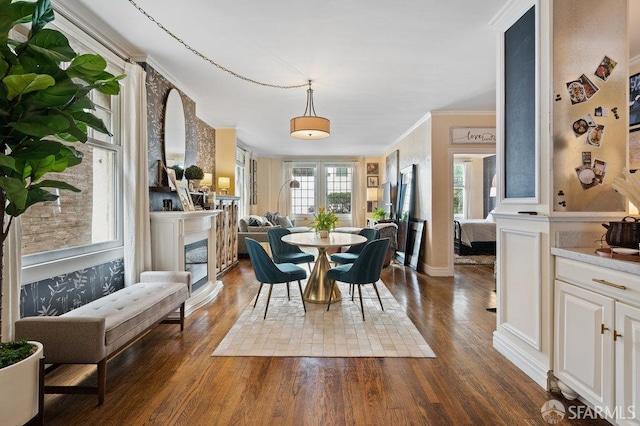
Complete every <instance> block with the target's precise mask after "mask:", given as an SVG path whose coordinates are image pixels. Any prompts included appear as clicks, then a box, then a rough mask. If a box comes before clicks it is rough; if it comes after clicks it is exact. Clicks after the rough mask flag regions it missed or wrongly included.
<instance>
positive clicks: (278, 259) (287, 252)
mask: <svg viewBox="0 0 640 426" xmlns="http://www.w3.org/2000/svg"><path fill="white" fill-rule="evenodd" d="M290 233H291V231H289V230H288V229H287V228H279V227H275V226H274V227H273V228H272V229H269V231H267V237H268V238H269V247H271V256H272V257H273V261H274V262H275V263H293V264H294V265H297V264H300V263H306V264H307V265H308V266H309V270H311V262H313V261H314V260H315V257H314V256H313V255H312V254H309V253H305V252H303V251H302V250H300V247H297V246H294V245H291V244H287V243H285V242H284V241H282V237H284V236H285V235H289V234H290Z"/></svg>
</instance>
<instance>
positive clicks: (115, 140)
mask: <svg viewBox="0 0 640 426" xmlns="http://www.w3.org/2000/svg"><path fill="white" fill-rule="evenodd" d="M50 26H51V27H54V28H56V29H57V30H59V31H60V32H62V33H63V34H64V35H65V36H66V37H67V38H68V39H69V43H70V45H71V46H72V47H73V48H74V50H76V51H77V52H79V53H95V54H99V55H101V56H102V57H103V58H104V59H105V60H106V61H107V71H109V72H110V73H112V74H114V75H118V74H123V73H124V60H123V59H122V58H120V57H118V56H117V55H116V54H114V53H113V52H112V51H110V50H109V49H107V48H106V47H105V46H103V45H102V44H100V43H99V42H97V41H96V40H95V39H93V38H91V37H90V36H89V35H87V34H86V33H85V32H84V31H83V30H82V29H80V28H78V27H77V26H76V25H74V24H73V23H71V22H70V21H68V20H67V19H66V18H65V17H64V16H62V15H60V14H57V15H56V20H55V21H54V22H52V23H51V24H50ZM91 96H92V98H95V99H94V101H95V103H96V104H97V108H96V111H93V112H94V113H95V114H96V115H98V116H99V117H101V118H102V119H103V120H104V121H105V124H106V125H107V128H109V130H110V131H111V133H112V135H113V136H111V137H110V136H108V135H102V134H100V133H98V132H95V133H94V132H93V131H92V130H90V131H89V132H88V140H87V142H86V143H84V144H82V145H84V146H83V147H81V148H85V147H86V148H88V149H91V150H100V151H102V152H105V153H107V157H112V160H110V161H113V173H112V181H111V182H109V183H108V187H109V190H110V191H113V199H112V200H109V201H108V203H107V204H108V205H111V204H112V206H111V207H112V209H111V210H110V212H109V213H108V214H106V216H108V220H109V221H112V226H113V229H112V231H110V232H111V235H112V237H109V238H108V241H103V242H99V243H89V244H82V245H78V246H75V247H68V248H63V249H57V247H51V250H42V251H40V252H38V253H34V254H30V255H23V256H22V258H21V262H22V279H21V281H22V282H21V284H27V283H30V282H34V281H38V280H42V279H45V278H50V277H53V276H56V275H60V274H63V273H67V272H70V271H74V270H80V269H84V268H87V267H89V266H93V265H98V264H102V263H107V262H110V261H113V260H116V259H121V258H122V257H123V256H124V242H123V241H124V237H123V228H124V222H123V220H124V218H123V202H124V200H123V175H122V173H123V170H122V169H123V149H122V134H123V128H122V126H123V122H124V120H123V116H122V110H123V108H122V103H123V102H124V97H123V95H122V93H121V94H120V95H118V96H112V97H110V105H109V107H105V104H104V103H102V102H100V99H99V98H100V97H101V96H104V95H101V94H98V93H94V92H92V94H91ZM85 160H86V159H83V162H82V163H80V164H79V165H77V166H74V167H72V168H69V169H68V170H66V171H65V173H75V172H77V171H78V170H79V169H78V168H81V167H83V165H84V167H91V165H90V164H88V163H85ZM94 170H95V169H94ZM92 175H93V173H92ZM94 178H95V176H94ZM61 196H63V197H64V196H65V192H64V191H62V192H61ZM53 203H55V202H53ZM27 213H28V212H27ZM94 216H95V215H94ZM103 216H104V215H103ZM93 229H94V230H96V229H97V228H96V227H95V226H93Z"/></svg>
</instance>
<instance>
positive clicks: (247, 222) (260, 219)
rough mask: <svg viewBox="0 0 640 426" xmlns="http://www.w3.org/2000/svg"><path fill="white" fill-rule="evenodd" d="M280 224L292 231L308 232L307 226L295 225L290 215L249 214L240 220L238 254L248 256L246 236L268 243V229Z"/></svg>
mask: <svg viewBox="0 0 640 426" xmlns="http://www.w3.org/2000/svg"><path fill="white" fill-rule="evenodd" d="M274 226H279V227H282V228H288V229H289V230H290V231H291V232H308V231H309V228H308V227H306V226H298V227H296V226H295V221H292V220H291V219H289V217H288V216H281V215H279V214H278V213H269V212H267V213H265V215H264V216H258V215H249V216H245V217H242V218H240V219H239V220H238V255H242V256H248V254H249V252H248V251H247V244H246V242H245V238H247V237H249V238H253V239H254V240H256V241H258V242H259V243H266V242H268V241H269V239H268V238H267V231H268V230H269V228H271V227H274Z"/></svg>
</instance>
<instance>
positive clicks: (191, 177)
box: [184, 164, 204, 191]
mask: <svg viewBox="0 0 640 426" xmlns="http://www.w3.org/2000/svg"><path fill="white" fill-rule="evenodd" d="M184 177H186V178H187V180H188V181H189V189H190V190H191V191H195V190H196V189H198V188H199V187H200V180H201V179H202V178H203V177H204V171H203V170H202V169H201V168H200V167H198V166H196V165H195V164H194V165H192V166H189V167H187V168H186V169H185V171H184Z"/></svg>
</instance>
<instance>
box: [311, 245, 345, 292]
mask: <svg viewBox="0 0 640 426" xmlns="http://www.w3.org/2000/svg"><path fill="white" fill-rule="evenodd" d="M330 267H331V265H329V259H328V258H327V249H326V248H325V247H318V259H317V260H316V264H315V266H314V267H313V270H312V271H311V275H309V280H308V281H307V286H306V287H305V289H304V293H303V294H304V300H305V302H310V303H329V292H330V291H331V281H330V280H329V279H328V278H327V271H328V270H329V268H330ZM340 300H342V293H340V289H339V288H338V286H337V285H336V286H334V288H333V296H332V297H331V303H335V302H339V301H340Z"/></svg>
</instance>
